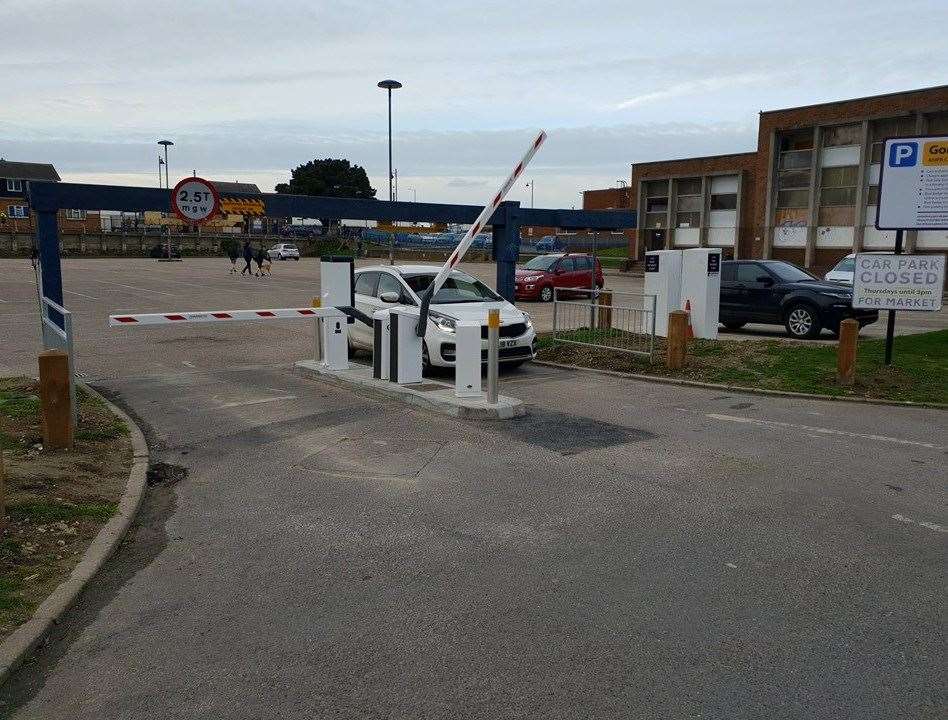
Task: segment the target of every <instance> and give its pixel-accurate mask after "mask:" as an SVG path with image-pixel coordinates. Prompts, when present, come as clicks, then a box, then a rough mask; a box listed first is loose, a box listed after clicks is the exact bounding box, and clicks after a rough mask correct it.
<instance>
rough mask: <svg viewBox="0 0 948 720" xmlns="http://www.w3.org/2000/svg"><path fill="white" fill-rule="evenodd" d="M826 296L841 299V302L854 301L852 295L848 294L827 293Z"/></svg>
mask: <svg viewBox="0 0 948 720" xmlns="http://www.w3.org/2000/svg"><path fill="white" fill-rule="evenodd" d="M823 294H824V295H829V296H830V297H834V298H839V299H840V300H852V299H853V295H852V293H848V292H827V293H823Z"/></svg>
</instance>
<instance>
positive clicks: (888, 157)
mask: <svg viewBox="0 0 948 720" xmlns="http://www.w3.org/2000/svg"><path fill="white" fill-rule="evenodd" d="M879 173H880V174H879V202H878V205H877V206H876V228H877V229H879V230H895V254H894V255H874V256H873V255H857V256H856V269H855V273H854V275H853V307H854V308H873V309H878V310H885V309H887V310H888V311H889V317H888V321H887V324H886V333H885V364H886V365H891V364H892V344H893V340H894V336H895V312H896V309H899V310H916V311H918V310H920V311H928V312H932V311H937V310H940V309H941V292H942V288H943V287H944V282H945V256H944V255H928V256H918V255H912V256H909V257H908V258H905V259H903V258H901V255H902V235H903V233H904V231H905V230H948V135H919V136H916V137H901V138H887V139H886V140H885V142H884V143H883V147H882V162H881V163H880V168H879ZM936 285H937V287H936Z"/></svg>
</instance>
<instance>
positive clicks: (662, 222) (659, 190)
mask: <svg viewBox="0 0 948 720" xmlns="http://www.w3.org/2000/svg"><path fill="white" fill-rule="evenodd" d="M667 213H668V181H667V180H651V181H649V182H647V183H645V227H647V228H659V229H664V228H666V227H667V224H668V216H667Z"/></svg>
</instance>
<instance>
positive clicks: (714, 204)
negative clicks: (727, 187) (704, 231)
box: [711, 193, 737, 210]
mask: <svg viewBox="0 0 948 720" xmlns="http://www.w3.org/2000/svg"><path fill="white" fill-rule="evenodd" d="M711 209H712V210H737V193H721V194H718V195H712V196H711Z"/></svg>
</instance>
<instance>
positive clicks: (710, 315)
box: [666, 248, 721, 340]
mask: <svg viewBox="0 0 948 720" xmlns="http://www.w3.org/2000/svg"><path fill="white" fill-rule="evenodd" d="M681 309H682V310H689V312H690V313H691V329H692V330H693V331H694V336H695V337H696V338H705V339H708V340H716V339H717V337H718V322H719V318H720V310H721V249H720V248H692V249H690V250H685V251H684V252H683V253H682V261H681ZM666 319H667V318H666Z"/></svg>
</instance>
